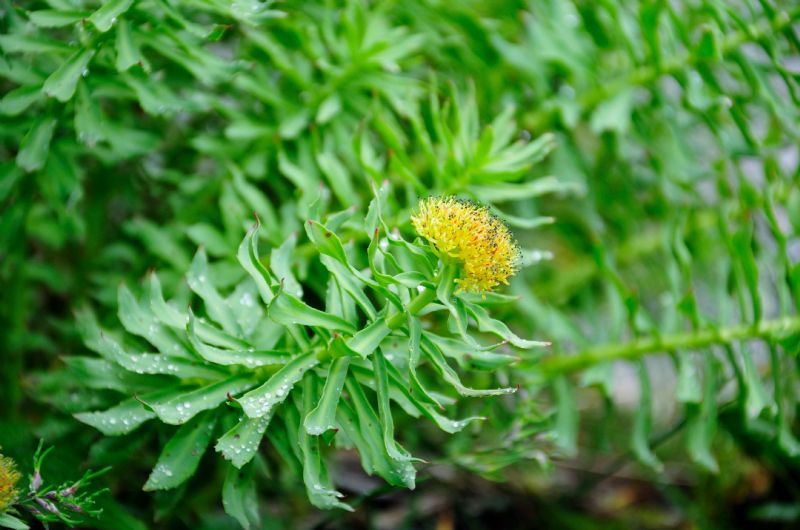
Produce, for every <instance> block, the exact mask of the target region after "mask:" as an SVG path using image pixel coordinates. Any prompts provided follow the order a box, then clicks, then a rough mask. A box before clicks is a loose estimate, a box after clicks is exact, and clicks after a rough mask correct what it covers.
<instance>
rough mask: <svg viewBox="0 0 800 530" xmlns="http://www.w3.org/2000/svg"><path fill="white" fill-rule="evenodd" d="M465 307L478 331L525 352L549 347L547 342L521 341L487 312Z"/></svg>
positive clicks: (479, 307) (473, 307)
mask: <svg viewBox="0 0 800 530" xmlns="http://www.w3.org/2000/svg"><path fill="white" fill-rule="evenodd" d="M465 305H466V307H467V312H469V314H470V315H472V318H474V319H475V321H476V322H477V323H478V329H479V330H480V331H483V332H486V333H492V334H494V335H496V336H498V337H500V338H501V339H503V340H507V341H508V342H509V343H511V344H513V345H514V346H516V347H517V348H522V349H526V350H527V349H530V348H542V347H545V346H549V345H550V343H549V342H542V341H535V340H527V339H522V338H520V337H518V336H517V335H516V334H514V333H513V332H512V331H511V330H510V329H508V326H507V325H506V324H505V323H503V322H501V321H499V320H496V319H494V318H492V317H490V316H489V313H488V311H486V309H484V308H483V307H481V306H479V305H477V304H471V303H466V304H465Z"/></svg>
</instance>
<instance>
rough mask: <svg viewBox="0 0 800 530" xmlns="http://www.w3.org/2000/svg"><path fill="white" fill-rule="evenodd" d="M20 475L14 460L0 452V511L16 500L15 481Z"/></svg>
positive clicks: (17, 492) (17, 491)
mask: <svg viewBox="0 0 800 530" xmlns="http://www.w3.org/2000/svg"><path fill="white" fill-rule="evenodd" d="M20 476H21V475H20V474H19V471H17V465H16V464H15V463H14V461H13V460H12V459H10V458H8V457H7V456H3V455H2V454H0V513H3V512H5V511H6V510H7V509H8V507H9V506H11V505H12V504H14V502H15V501H16V500H17V496H18V495H19V490H18V489H17V482H18V481H19V479H20Z"/></svg>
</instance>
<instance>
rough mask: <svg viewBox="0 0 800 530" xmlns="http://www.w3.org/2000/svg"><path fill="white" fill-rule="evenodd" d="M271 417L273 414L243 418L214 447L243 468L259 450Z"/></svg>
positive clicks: (235, 464)
mask: <svg viewBox="0 0 800 530" xmlns="http://www.w3.org/2000/svg"><path fill="white" fill-rule="evenodd" d="M271 419H272V416H271V415H268V416H262V417H261V418H255V419H251V418H243V419H241V420H240V421H239V423H237V424H236V425H235V426H234V427H233V428H232V429H231V430H229V431H228V432H226V433H225V434H223V435H222V436H221V437H220V438H219V440H217V445H216V446H215V447H214V449H216V451H217V452H218V453H222V456H223V457H224V458H225V460H230V462H231V463H232V464H233V465H234V466H235V467H236V468H239V469H241V468H242V467H243V466H244V465H245V464H247V463H248V462H250V461H251V460H252V459H253V457H254V456H255V455H256V453H257V452H258V447H259V445H260V444H261V438H263V437H264V433H265V432H266V430H267V426H269V422H270V420H271Z"/></svg>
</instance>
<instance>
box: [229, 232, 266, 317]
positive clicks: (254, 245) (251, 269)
mask: <svg viewBox="0 0 800 530" xmlns="http://www.w3.org/2000/svg"><path fill="white" fill-rule="evenodd" d="M259 228H260V225H259V224H258V223H256V224H255V225H254V226H253V228H251V229H250V230H248V232H247V235H245V236H244V239H243V240H242V242H241V244H240V245H239V250H238V252H237V254H236V258H237V259H238V261H239V263H240V264H241V266H242V267H243V268H244V270H246V271H247V273H248V274H250V276H251V277H252V278H253V281H255V282H256V287H257V288H258V293H259V294H260V295H261V299H262V300H263V301H264V303H265V304H267V305H269V303H270V302H272V298H273V297H274V295H273V293H272V283H273V282H272V277H271V276H270V274H269V271H267V269H266V268H265V267H264V265H263V264H262V263H261V261H259V258H258V239H257V237H258V231H259Z"/></svg>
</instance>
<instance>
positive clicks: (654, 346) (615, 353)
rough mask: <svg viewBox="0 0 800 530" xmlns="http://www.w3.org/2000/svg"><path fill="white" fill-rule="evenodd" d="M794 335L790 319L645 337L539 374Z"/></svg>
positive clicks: (553, 362) (546, 364)
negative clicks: (715, 345)
mask: <svg viewBox="0 0 800 530" xmlns="http://www.w3.org/2000/svg"><path fill="white" fill-rule="evenodd" d="M797 332H800V317H798V316H794V317H785V318H779V319H775V320H765V321H762V322H759V323H758V324H741V325H738V326H731V327H727V328H722V329H706V330H701V331H697V332H692V333H676V334H673V335H664V336H661V337H645V338H642V339H638V340H635V341H632V342H629V343H627V344H610V345H607V346H600V347H598V348H591V349H588V350H584V351H582V352H578V353H576V354H574V355H565V356H563V357H551V358H548V359H545V360H543V361H542V364H541V370H542V371H544V372H545V373H548V374H557V373H567V372H575V371H578V370H581V369H583V368H586V367H588V366H592V365H594V364H597V363H601V362H605V361H618V360H631V359H638V358H640V357H643V356H645V355H647V354H650V353H657V352H664V353H666V352H674V351H678V350H693V349H700V348H705V347H708V346H711V345H714V344H729V343H731V342H734V341H738V340H749V339H763V338H767V337H773V336H775V335H777V334H790V333H797Z"/></svg>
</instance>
